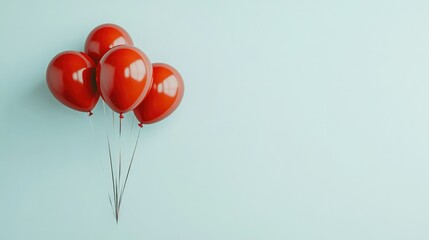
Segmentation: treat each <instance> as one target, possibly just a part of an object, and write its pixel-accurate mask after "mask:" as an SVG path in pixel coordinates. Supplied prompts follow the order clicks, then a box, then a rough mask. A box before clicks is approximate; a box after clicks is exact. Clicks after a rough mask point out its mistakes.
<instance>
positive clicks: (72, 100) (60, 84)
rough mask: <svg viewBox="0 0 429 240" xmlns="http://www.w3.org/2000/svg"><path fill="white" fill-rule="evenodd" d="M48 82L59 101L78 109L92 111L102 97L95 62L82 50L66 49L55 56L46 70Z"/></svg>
mask: <svg viewBox="0 0 429 240" xmlns="http://www.w3.org/2000/svg"><path fill="white" fill-rule="evenodd" d="M46 82H47V84H48V87H49V90H50V91H51V92H52V94H53V95H54V96H55V98H56V99H58V101H60V102H61V103H62V104H64V105H66V106H67V107H70V108H72V109H74V110H77V111H82V112H90V111H91V110H92V109H93V108H94V107H95V105H96V104H97V101H98V98H99V97H100V93H99V91H98V89H97V87H96V83H95V64H94V62H93V61H92V59H91V58H90V57H89V56H88V55H87V54H85V53H82V52H75V51H66V52H62V53H60V54H58V55H57V56H55V57H54V58H53V59H52V61H51V62H50V63H49V65H48V69H47V70H46Z"/></svg>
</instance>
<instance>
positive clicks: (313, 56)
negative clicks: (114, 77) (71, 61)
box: [0, 0, 429, 240]
mask: <svg viewBox="0 0 429 240" xmlns="http://www.w3.org/2000/svg"><path fill="white" fill-rule="evenodd" d="M428 11H429V3H428V2H427V1H423V0H422V1H415V0H407V1H405V0H403V1H382V0H376V1H374V0H366V1H365V0H364V1H339V0H330V1H329V0H327V1H318V0H303V1H274V0H271V1H261V2H259V3H254V2H252V1H244V0H242V1H196V0H184V1H162V0H161V1H100V2H98V3H96V2H95V1H83V0H76V1H68V2H66V1H47V0H40V1H27V2H25V1H8V2H3V3H2V4H1V8H0V34H1V36H0V45H1V52H0V74H1V79H0V112H1V123H0V134H1V138H0V143H1V145H0V150H1V151H0V191H1V192H0V239H62V240H65V239H73V240H75V239H105V240H107V239H183V240H193V239H195V240H209V239H216V240H221V239H222V240H226V239H228V240H229V239H230V240H239V239H243V240H248V239H272V240H275V239H306V240H307V239H308V240H310V239H314V240H316V239H317V240H318V239H327V240H328V239H329V240H332V239H338V240H340V239H341V240H342V239H362V240H363V239H365V240H370V239H374V240H379V239H389V240H392V239H428V238H429V230H428V228H427V227H428V226H427V224H428V222H429V192H428V191H429V190H428V187H429V174H428V171H429V25H428V22H429V17H428V16H429V15H428ZM105 22H112V23H116V24H119V25H121V26H123V27H124V28H125V29H127V30H128V32H129V33H130V34H131V36H132V37H133V39H134V42H135V44H136V45H137V46H138V47H140V48H141V49H142V50H143V51H145V52H146V53H147V54H148V56H149V57H150V58H151V60H152V61H153V62H159V61H162V62H167V63H170V64H171V65H173V66H175V67H176V68H177V69H178V70H179V71H180V72H181V73H182V75H183V77H184V80H185V83H186V92H185V97H184V99H183V102H182V104H181V106H180V107H179V109H178V110H177V111H176V112H175V113H174V114H173V115H172V116H171V117H170V118H168V119H166V120H165V121H163V122H162V123H159V124H156V125H151V126H147V127H146V128H144V129H143V130H142V137H141V142H140V144H139V146H138V150H137V157H136V160H135V161H136V162H135V165H134V168H133V170H132V172H131V177H130V181H129V185H128V186H127V191H126V194H125V198H124V204H123V207H122V212H121V219H120V223H119V224H118V225H117V224H116V223H115V222H114V219H113V216H112V213H111V211H110V206H109V203H108V199H107V192H108V189H107V186H108V184H109V182H108V181H109V179H108V178H105V179H104V177H103V176H102V174H100V173H102V170H100V162H103V163H105V162H104V161H107V156H106V155H105V154H106V151H107V148H106V142H105V140H106V139H105V135H103V134H104V132H103V131H104V129H105V128H104V125H103V124H104V123H105V121H104V118H103V117H102V116H103V114H102V107H101V106H102V104H101V102H100V103H99V105H98V107H97V109H96V110H95V115H94V116H93V118H92V119H93V123H94V128H95V131H96V138H95V139H94V137H93V134H92V131H91V127H90V124H89V121H88V119H87V116H86V115H85V114H83V113H78V112H74V111H71V110H69V109H67V108H65V107H63V106H62V105H60V104H59V103H58V102H56V100H55V99H54V98H53V97H52V96H51V95H50V92H49V91H48V90H47V87H46V85H45V69H46V66H47V64H48V62H49V61H50V60H51V58H52V57H53V56H54V55H55V54H57V53H58V52H60V51H64V50H73V49H74V50H82V49H83V44H84V40H85V38H86V36H87V34H88V33H89V31H90V30H91V29H92V28H94V27H95V26H97V25H99V24H102V23H105ZM130 117H131V116H130V115H127V116H126V120H127V121H129V120H130V119H131V118H130ZM94 140H96V142H94ZM104 170H106V169H104ZM100 176H101V177H100Z"/></svg>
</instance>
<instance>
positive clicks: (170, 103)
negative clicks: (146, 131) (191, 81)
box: [134, 63, 185, 124]
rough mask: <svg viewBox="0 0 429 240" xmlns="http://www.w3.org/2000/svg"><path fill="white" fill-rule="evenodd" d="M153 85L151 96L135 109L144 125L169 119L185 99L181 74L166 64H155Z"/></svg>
mask: <svg viewBox="0 0 429 240" xmlns="http://www.w3.org/2000/svg"><path fill="white" fill-rule="evenodd" d="M152 79H153V83H152V87H151V89H150V91H149V94H148V95H147V96H146V97H145V99H144V100H143V101H142V103H141V104H140V105H139V106H138V107H137V108H136V109H134V114H135V116H136V117H137V119H138V120H139V121H140V123H142V124H151V123H155V122H158V121H161V120H162V119H164V118H166V117H168V116H169V115H170V114H171V113H172V112H174V110H176V108H177V107H178V106H179V104H180V102H181V101H182V98H183V93H184V89H185V87H184V83H183V79H182V76H180V73H179V72H178V71H177V70H176V69H174V68H173V67H172V66H170V65H168V64H164V63H155V64H153V77H152Z"/></svg>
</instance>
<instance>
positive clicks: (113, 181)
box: [103, 102, 118, 223]
mask: <svg viewBox="0 0 429 240" xmlns="http://www.w3.org/2000/svg"><path fill="white" fill-rule="evenodd" d="M103 111H104V120H105V121H104V122H105V123H107V115H106V105H105V104H104V102H103ZM105 125H106V137H107V146H108V149H109V162H110V174H111V178H112V192H113V197H114V202H115V206H116V205H117V202H118V201H117V197H116V196H117V194H116V191H115V188H116V187H115V177H114V174H113V162H112V151H111V149H110V140H109V130H108V127H107V124H105ZM109 200H110V205H111V206H112V209H114V216H115V218H116V223H117V222H118V219H117V217H116V216H117V213H116V212H117V208H116V207H115V208H114V207H113V204H112V199H111V197H110V194H109Z"/></svg>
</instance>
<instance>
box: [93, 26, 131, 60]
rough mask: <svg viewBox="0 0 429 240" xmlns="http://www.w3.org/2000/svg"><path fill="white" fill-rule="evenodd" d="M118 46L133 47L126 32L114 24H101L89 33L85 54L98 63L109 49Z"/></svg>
mask: <svg viewBox="0 0 429 240" xmlns="http://www.w3.org/2000/svg"><path fill="white" fill-rule="evenodd" d="M120 45H131V46H132V45H133V40H132V39H131V37H130V35H129V34H128V33H127V31H125V29H123V28H122V27H120V26H118V25H115V24H103V25H100V26H98V27H96V28H94V30H92V31H91V32H90V33H89V35H88V37H87V38H86V42H85V52H86V53H87V54H88V55H89V56H90V57H91V58H92V59H93V60H94V62H95V63H98V62H99V61H100V59H101V58H102V57H103V55H104V54H106V53H107V52H108V51H109V50H110V49H112V48H113V47H116V46H120Z"/></svg>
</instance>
